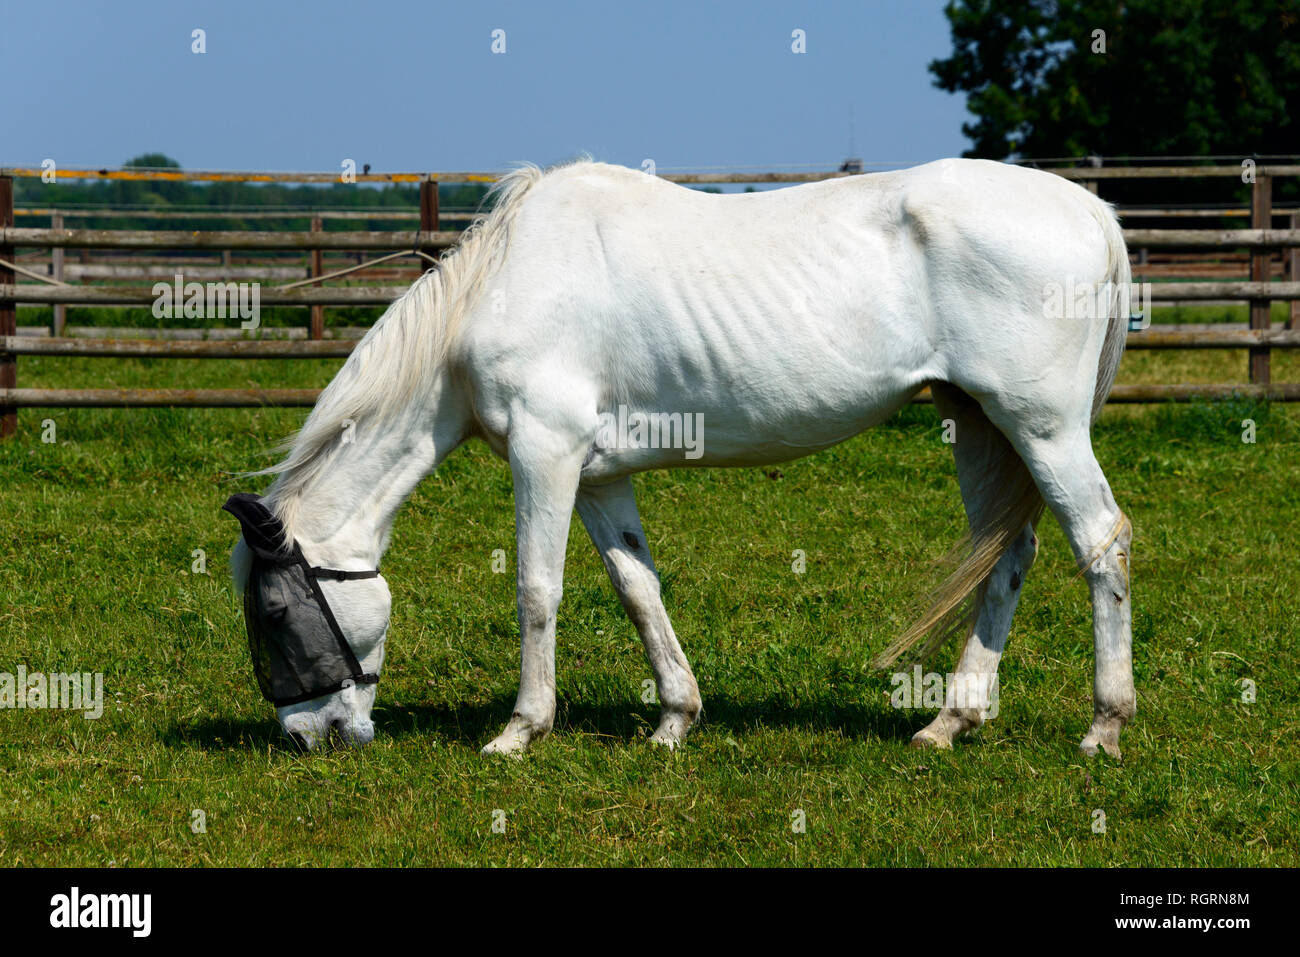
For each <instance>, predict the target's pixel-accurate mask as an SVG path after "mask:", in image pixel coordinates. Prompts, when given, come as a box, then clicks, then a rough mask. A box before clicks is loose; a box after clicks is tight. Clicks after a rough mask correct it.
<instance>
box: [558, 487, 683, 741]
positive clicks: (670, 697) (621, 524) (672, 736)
mask: <svg viewBox="0 0 1300 957" xmlns="http://www.w3.org/2000/svg"><path fill="white" fill-rule="evenodd" d="M577 501H578V514H579V516H581V518H582V522H583V524H584V525H585V526H586V528H587V533H588V534H589V535H590V536H591V541H592V543H593V544H594V545H595V546H596V550H597V551H599V552H600V557H601V560H602V561H603V562H604V563H605V570H606V571H607V572H608V573H609V580H610V582H611V583H612V584H613V586H614V591H616V592H617V593H618V597H619V600H620V601H622V603H623V608H624V609H625V610H626V611H627V615H628V617H629V618H630V619H631V620H632V624H633V625H635V626H636V630H637V633H638V634H639V635H640V636H641V641H642V642H643V643H644V644H645V651H646V657H647V658H649V659H650V667H651V668H652V669H653V670H654V675H655V683H656V686H657V689H658V693H659V701H660V703H661V705H662V709H663V710H662V713H661V714H660V718H659V727H658V728H657V729H656V730H655V733H654V735H653V736H652V737H651V739H650V740H651V741H653V742H654V743H656V744H662V745H665V746H667V747H669V748H674V747H676V746H677V745H678V744H680V743H681V742H682V739H683V738H685V736H686V732H687V731H689V730H690V729H691V726H692V725H694V724H695V722H696V721H697V720H698V719H699V716H700V711H701V708H702V704H701V701H700V689H699V687H698V686H697V685H696V683H695V675H694V674H693V673H692V672H691V666H690V663H689V662H688V661H687V660H686V656H685V655H684V654H683V653H682V647H681V645H680V644H678V642H677V635H676V634H675V633H674V632H673V626H672V622H670V621H669V620H668V612H667V611H666V610H665V609H664V605H663V601H662V600H661V598H660V594H659V575H658V574H657V573H656V572H655V566H654V560H653V559H652V558H651V557H650V544H649V542H647V541H646V536H645V532H644V531H643V530H642V528H641V518H640V516H639V515H638V514H637V508H636V498H635V495H634V494H633V491H632V480H631V479H629V478H623V479H620V480H618V481H616V482H612V483H610V484H608V485H600V486H592V487H586V486H583V487H580V488H579V489H578V500H577Z"/></svg>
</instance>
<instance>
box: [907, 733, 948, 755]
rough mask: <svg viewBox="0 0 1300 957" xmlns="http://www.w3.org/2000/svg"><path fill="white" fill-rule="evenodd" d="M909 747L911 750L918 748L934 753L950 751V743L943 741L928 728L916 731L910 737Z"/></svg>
mask: <svg viewBox="0 0 1300 957" xmlns="http://www.w3.org/2000/svg"><path fill="white" fill-rule="evenodd" d="M910 746H911V747H913V748H920V749H923V750H934V751H951V750H952V742H951V741H945V740H944V739H942V738H940V737H938V736H937V735H935V734H933V733H932V732H931V731H930V730H929V729H928V728H926V729H923V730H921V731H918V732H916V734H914V735H912V740H911V743H910Z"/></svg>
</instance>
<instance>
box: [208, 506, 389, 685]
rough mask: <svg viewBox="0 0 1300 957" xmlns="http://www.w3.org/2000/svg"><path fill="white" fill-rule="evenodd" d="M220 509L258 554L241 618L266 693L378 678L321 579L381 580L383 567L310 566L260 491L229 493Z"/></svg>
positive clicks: (258, 680)
mask: <svg viewBox="0 0 1300 957" xmlns="http://www.w3.org/2000/svg"><path fill="white" fill-rule="evenodd" d="M222 508H223V509H225V510H226V511H227V512H229V513H230V514H232V515H234V516H235V518H237V519H239V524H240V525H241V526H242V527H243V530H244V541H245V542H246V543H247V545H248V547H249V549H250V550H251V551H252V552H253V567H252V569H251V571H250V572H249V575H248V584H247V585H246V586H245V587H244V623H245V625H246V626H247V629H248V647H249V650H250V651H251V652H252V655H253V673H254V674H255V675H256V676H257V684H258V687H259V688H261V689H262V696H263V697H265V698H266V700H267V701H269V702H271V703H272V704H274V705H275V706H276V707H283V706H284V705H290V704H297V703H298V702H300V701H310V700H311V699H312V698H320V697H323V696H325V695H327V694H333V693H334V692H336V691H341V690H342V689H343V688H347V687H350V686H352V685H361V684H375V683H376V682H377V681H379V675H377V674H365V673H363V672H362V670H361V665H360V663H359V662H358V661H357V656H356V655H355V654H354V653H353V651H352V646H351V645H349V644H348V640H347V638H346V637H345V636H344V634H343V630H342V629H341V628H340V627H339V623H338V621H337V620H336V619H335V618H334V613H333V612H332V611H331V610H330V606H329V602H327V601H326V600H325V595H324V594H323V593H322V592H321V587H320V582H319V580H320V579H322V578H329V579H333V580H334V581H354V580H356V579H361V578H378V577H379V570H378V569H375V570H374V571H365V572H345V571H340V570H338V569H334V568H319V567H316V566H313V565H312V564H311V563H309V562H308V561H307V559H306V558H304V557H303V554H302V548H301V547H300V546H299V545H298V543H297V542H296V541H292V542H290V541H287V538H288V536H287V534H286V532H285V528H284V525H283V523H281V521H280V520H279V519H278V518H276V517H275V515H273V514H272V513H271V511H270V509H268V508H267V507H266V506H265V505H263V504H262V501H261V499H259V498H258V497H257V496H256V495H251V494H248V493H240V494H239V495H232V496H231V497H230V499H229V500H228V501H227V502H226V504H225V505H223V506H222Z"/></svg>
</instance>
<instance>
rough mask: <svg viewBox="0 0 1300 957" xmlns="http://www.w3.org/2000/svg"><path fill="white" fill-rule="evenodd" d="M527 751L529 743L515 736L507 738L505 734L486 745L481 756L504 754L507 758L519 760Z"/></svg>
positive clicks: (480, 752)
mask: <svg viewBox="0 0 1300 957" xmlns="http://www.w3.org/2000/svg"><path fill="white" fill-rule="evenodd" d="M527 750H528V742H526V741H524V740H522V739H520V738H518V737H515V736H514V735H511V736H510V737H508V738H507V737H506V736H505V735H504V734H503V735H501V736H500V737H497V738H493V739H492V740H491V741H489V742H488V743H487V744H485V745H484V746H483V750H481V751H479V754H504V755H505V756H506V757H510V758H516V759H518V758H522V757H523V756H524V752H525V751H527Z"/></svg>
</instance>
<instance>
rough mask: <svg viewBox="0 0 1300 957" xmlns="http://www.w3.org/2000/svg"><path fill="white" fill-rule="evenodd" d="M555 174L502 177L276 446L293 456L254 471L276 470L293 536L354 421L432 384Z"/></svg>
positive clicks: (276, 491)
mask: <svg viewBox="0 0 1300 957" xmlns="http://www.w3.org/2000/svg"><path fill="white" fill-rule="evenodd" d="M547 172H550V170H547V171H543V170H542V169H540V168H539V167H537V166H534V165H532V164H531V163H527V164H523V165H521V166H519V167H517V168H515V169H513V170H511V171H510V172H509V173H507V174H506V175H504V176H502V177H501V179H499V180H498V181H497V182H496V183H495V184H493V186H492V188H491V189H490V190H489V191H488V194H487V196H486V197H485V203H486V202H489V201H494V202H493V205H492V209H491V211H490V212H488V213H486V214H484V215H481V216H479V217H478V218H477V219H475V221H474V222H473V223H472V224H471V225H470V227H469V228H468V229H466V230H465V232H464V233H463V234H462V236H461V240H460V242H459V244H458V245H457V246H456V248H455V249H454V250H453V251H451V252H448V253H447V254H446V255H445V256H443V257H442V259H441V260H440V261H439V262H438V265H437V267H436V268H434V269H430V270H429V271H428V272H426V273H424V274H423V275H422V276H421V277H420V278H419V279H417V280H416V281H415V282H414V283H413V284H412V285H411V288H410V289H408V290H407V291H406V293H405V294H403V295H402V297H401V298H400V299H398V300H397V301H396V302H394V303H393V304H392V305H391V306H389V307H388V310H387V311H386V312H385V313H384V314H383V315H382V316H380V317H379V319H378V320H377V321H376V322H375V324H374V325H373V326H372V327H371V328H370V330H369V331H368V332H366V334H365V336H364V337H363V338H362V339H361V341H360V342H359V343H357V347H356V348H355V349H354V350H353V351H352V354H351V355H350V356H348V359H347V361H346V362H345V363H344V364H343V368H342V369H340V370H339V372H338V374H337V375H335V376H334V378H333V379H332V380H331V381H330V383H329V385H328V386H326V387H325V389H324V391H323V392H321V395H320V398H319V399H317V401H316V405H315V407H314V408H313V409H312V411H311V414H310V415H309V416H308V417H307V421H306V422H305V423H304V424H303V426H302V428H301V429H300V430H299V431H298V432H297V433H296V434H294V435H292V436H290V437H289V438H288V439H287V440H286V441H285V442H283V443H281V444H280V445H279V446H278V447H277V448H276V451H277V452H279V453H286V452H287V453H288V454H287V455H286V456H285V458H284V459H283V460H282V461H281V462H280V463H279V464H278V465H274V466H271V467H270V468H266V469H261V470H259V471H256V472H252V473H247V474H251V475H275V476H276V480H275V482H274V483H273V484H272V486H271V488H270V489H269V490H268V491H267V493H266V496H265V497H266V500H267V505H268V507H269V508H270V509H271V511H272V512H274V513H275V514H276V515H277V516H278V517H279V518H280V520H281V521H282V522H284V526H285V528H286V530H287V531H288V533H289V535H290V536H291V537H292V536H293V534H294V528H295V526H296V525H297V522H296V518H297V512H298V505H299V502H300V501H301V498H302V495H303V493H304V491H305V490H306V489H307V488H308V487H309V486H310V485H311V484H312V482H313V481H314V480H315V479H316V478H317V477H318V476H319V475H320V474H321V473H322V472H323V471H325V470H326V469H327V467H328V464H329V462H330V459H331V458H332V453H333V452H334V451H335V450H336V449H337V448H338V447H339V445H340V444H342V442H343V440H344V432H345V427H346V426H348V425H349V422H350V424H351V425H353V426H355V425H359V424H361V423H362V422H364V421H376V420H384V419H386V418H388V417H390V416H396V415H400V414H401V413H402V410H403V409H404V408H406V407H408V406H409V405H410V403H411V402H412V400H413V399H414V398H415V397H416V396H417V394H418V393H419V392H420V390H421V388H427V387H428V386H429V384H430V383H431V382H432V381H433V379H434V377H435V375H436V374H437V372H438V370H439V369H440V368H441V366H442V364H443V362H444V361H445V359H446V357H447V354H448V352H449V351H450V350H451V348H452V347H453V345H454V343H455V341H456V335H457V331H458V330H459V328H460V325H461V322H462V320H463V319H464V318H465V315H466V314H467V313H468V312H469V311H470V310H471V309H472V308H473V307H474V305H475V303H476V302H477V301H478V299H479V297H480V295H481V294H482V292H483V289H484V286H485V285H486V284H487V282H488V280H490V279H491V277H492V276H493V275H494V274H495V273H496V272H497V271H498V270H499V269H500V268H501V265H502V263H503V262H504V260H505V255H506V251H507V248H508V246H509V243H510V235H511V227H512V225H513V223H514V221H515V218H516V215H517V213H518V211H519V206H520V204H521V202H522V200H523V198H524V196H525V195H526V194H527V193H528V191H529V190H530V189H532V187H533V186H534V185H536V184H537V182H538V181H539V180H540V179H541V178H542V177H543V176H544V175H546V173H547Z"/></svg>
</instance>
